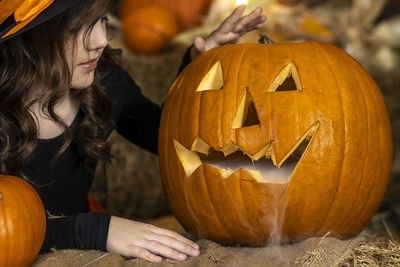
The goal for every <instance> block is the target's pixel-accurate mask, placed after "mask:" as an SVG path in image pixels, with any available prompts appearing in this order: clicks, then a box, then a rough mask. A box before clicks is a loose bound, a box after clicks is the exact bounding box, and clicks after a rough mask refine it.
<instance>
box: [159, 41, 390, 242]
mask: <svg viewBox="0 0 400 267" xmlns="http://www.w3.org/2000/svg"><path fill="white" fill-rule="evenodd" d="M392 151H393V147H392V137H391V126H390V122H389V118H388V114H387V111H386V107H385V104H384V101H383V98H382V95H381V93H380V91H379V89H378V87H377V86H376V84H375V82H374V81H373V79H372V78H371V77H370V75H369V74H368V73H367V71H366V70H365V69H364V68H363V67H362V66H361V65H360V64H359V63H358V62H356V61H355V60H354V59H353V58H352V57H351V56H349V55H348V54H346V53H345V52H344V51H343V50H341V49H339V48H337V47H335V46H333V45H331V44H329V43H324V42H317V41H310V42H304V43H298V44H293V43H292V44H236V45H226V46H223V47H219V48H215V49H212V50H210V51H208V52H206V53H205V54H203V55H201V56H200V57H198V58H196V59H195V60H194V61H193V62H192V63H191V64H190V65H188V66H187V67H186V69H185V70H184V71H183V72H182V73H181V74H180V75H179V76H178V78H177V79H176V81H175V83H174V84H173V86H172V87H171V90H170V92H169V94H168V97H167V100H166V102H165V104H164V108H163V113H162V119H161V126H160V135H159V160H160V169H161V177H162V182H163V187H164V190H165V192H166V195H167V199H168V201H169V204H170V207H171V210H172V211H173V213H174V215H175V216H176V217H177V219H178V220H179V222H180V223H181V224H182V226H183V227H184V228H185V229H186V230H187V231H188V232H190V233H191V234H194V235H195V236H197V237H199V238H209V239H212V240H215V241H218V242H221V243H228V244H246V245H263V244H266V243H268V242H282V241H288V240H292V241H294V240H301V239H304V238H307V237H310V236H324V235H326V234H330V235H334V236H339V237H342V238H346V237H351V236H354V235H356V234H358V233H359V232H360V231H362V229H363V228H364V227H365V226H366V224H368V222H369V221H370V219H371V217H372V216H373V215H374V213H375V212H376V210H377V208H378V206H379V204H380V202H381V200H382V198H383V195H384V193H385V190H386V186H387V183H388V178H389V174H390V170H391V162H392Z"/></svg>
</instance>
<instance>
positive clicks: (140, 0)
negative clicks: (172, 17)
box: [120, 0, 212, 30]
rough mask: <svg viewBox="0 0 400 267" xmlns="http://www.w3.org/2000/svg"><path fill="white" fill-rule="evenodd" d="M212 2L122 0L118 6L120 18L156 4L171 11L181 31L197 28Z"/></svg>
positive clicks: (196, 0)
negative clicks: (175, 16)
mask: <svg viewBox="0 0 400 267" xmlns="http://www.w3.org/2000/svg"><path fill="white" fill-rule="evenodd" d="M211 2H212V0H123V1H122V3H121V6H120V17H121V19H122V20H123V19H124V17H126V16H129V14H130V13H131V12H133V11H134V10H135V9H137V8H140V7H142V6H145V5H148V4H151V3H157V4H163V5H165V6H167V7H168V8H170V9H171V10H173V11H174V12H175V14H176V15H177V17H178V20H179V22H180V25H181V26H182V29H183V30H186V29H189V28H192V27H196V26H199V25H200V24H201V21H202V19H203V17H204V16H205V15H207V13H208V10H209V9H210V6H211Z"/></svg>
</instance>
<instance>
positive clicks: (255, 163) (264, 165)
mask: <svg viewBox="0 0 400 267" xmlns="http://www.w3.org/2000/svg"><path fill="white" fill-rule="evenodd" d="M318 127H319V122H316V123H314V124H313V125H312V126H311V127H310V128H309V129H308V130H307V132H306V133H305V134H304V135H303V136H302V138H300V139H299V140H298V141H297V142H296V143H295V144H294V145H293V146H292V148H291V149H290V150H289V152H288V153H287V154H286V156H285V157H284V158H283V159H282V160H281V161H280V162H277V161H276V158H275V152H274V146H273V142H269V143H268V144H267V145H266V146H264V147H263V148H262V149H260V150H259V151H258V152H257V153H256V154H254V155H248V154H246V153H245V152H244V151H243V150H242V149H241V148H240V147H239V146H237V145H235V144H234V143H230V144H229V145H228V146H226V147H224V148H223V149H222V150H221V151H217V150H214V149H213V148H212V147H211V146H210V145H208V144H207V143H205V142H204V141H203V140H202V139H201V138H199V137H198V138H197V139H196V140H195V141H194V142H193V145H192V147H191V149H190V150H189V149H187V148H185V147H184V146H183V145H182V144H180V143H179V142H178V141H176V140H173V141H174V146H175V149H176V152H177V155H178V157H179V159H180V161H181V163H182V166H183V168H184V170H185V173H186V175H187V176H188V177H190V176H191V175H192V174H193V172H194V171H195V170H196V169H197V168H198V167H200V166H201V165H202V164H208V165H211V166H213V167H215V168H217V169H218V170H219V172H220V173H221V175H222V177H224V178H228V177H229V176H231V175H232V174H233V173H234V172H236V171H238V170H239V169H241V168H244V169H246V170H247V171H248V172H249V173H250V174H251V175H252V178H254V180H252V181H257V182H261V183H281V184H283V183H288V182H289V181H290V179H291V177H292V176H293V173H294V172H295V171H296V168H297V165H298V164H299V162H300V161H301V159H302V158H303V157H304V156H305V154H306V152H307V150H308V147H309V146H310V144H311V142H312V140H313V137H314V136H315V133H316V132H317V130H318ZM247 180H248V179H247Z"/></svg>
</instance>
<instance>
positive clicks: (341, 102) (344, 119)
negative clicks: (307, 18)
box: [302, 41, 348, 229]
mask: <svg viewBox="0 0 400 267" xmlns="http://www.w3.org/2000/svg"><path fill="white" fill-rule="evenodd" d="M311 44H312V45H313V46H314V49H316V50H318V52H319V54H320V55H322V57H323V58H324V60H325V64H326V66H328V68H329V70H330V72H331V75H332V77H333V78H334V79H333V80H334V81H335V84H336V88H340V86H339V82H338V79H337V77H336V75H335V72H334V70H333V68H332V66H331V64H330V59H329V58H328V57H327V56H326V55H325V51H324V50H323V49H321V47H320V46H321V45H320V44H325V43H323V42H316V41H312V42H311ZM337 91H338V94H339V101H340V105H339V106H340V107H341V114H342V119H343V122H344V128H343V149H342V150H341V151H340V152H341V155H342V156H341V157H340V159H341V163H340V167H339V168H340V177H339V179H338V181H337V184H336V190H335V194H334V197H333V199H332V201H330V204H329V209H328V212H327V213H326V217H325V220H321V222H322V224H321V225H320V229H321V228H322V226H324V225H325V224H326V223H327V221H328V218H329V217H330V214H331V212H332V206H333V205H334V204H335V203H336V199H337V195H338V190H339V187H340V185H341V181H342V178H343V164H344V161H345V155H346V116H345V112H344V109H343V96H342V92H341V90H337ZM347 214H348V213H347ZM347 214H346V216H343V217H342V218H341V221H342V222H343V221H344V220H345V219H346V217H347ZM302 216H303V215H302ZM335 227H336V225H335Z"/></svg>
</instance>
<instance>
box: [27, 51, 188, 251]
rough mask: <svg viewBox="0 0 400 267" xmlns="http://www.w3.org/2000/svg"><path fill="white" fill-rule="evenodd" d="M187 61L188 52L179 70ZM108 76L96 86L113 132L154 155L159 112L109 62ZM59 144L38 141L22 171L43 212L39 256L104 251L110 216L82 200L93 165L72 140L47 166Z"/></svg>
mask: <svg viewBox="0 0 400 267" xmlns="http://www.w3.org/2000/svg"><path fill="white" fill-rule="evenodd" d="M189 62H190V48H189V49H188V50H187V51H186V53H185V55H184V57H183V61H182V65H181V67H180V70H179V71H181V70H182V69H183V68H184V67H185V66H186V65H187V64H188V63H189ZM107 73H108V74H107V75H106V76H105V77H104V78H103V79H102V80H101V83H102V84H103V85H104V86H105V88H106V91H107V93H108V94H109V96H110V97H111V99H112V108H113V110H112V119H113V122H114V124H115V130H117V131H118V133H119V134H121V135H122V136H124V137H125V138H127V139H128V140H130V141H131V142H132V143H134V144H136V145H138V146H140V147H142V148H144V149H147V150H149V151H151V152H153V153H157V147H158V128H159V122H160V117H161V108H160V107H159V106H158V105H156V104H154V103H152V102H151V101H150V100H149V99H147V98H146V97H144V96H143V95H142V93H141V91H140V88H139V87H138V85H137V84H136V83H135V82H134V81H133V80H132V79H131V77H130V76H129V74H128V73H126V72H125V71H124V70H123V69H122V68H120V67H119V66H117V65H115V64H111V65H110V66H109V70H108V72H107ZM82 112H83V111H82V110H80V111H79V112H78V114H77V116H76V117H75V119H74V121H73V122H72V124H71V127H72V129H74V128H75V129H76V128H77V127H78V125H79V122H80V120H81V119H82V117H83V114H82ZM138 125H140V127H138ZM110 133H111V130H110V131H109V133H108V134H110ZM105 138H107V136H106V137H105ZM62 144H63V135H60V136H57V137H55V138H52V139H43V140H39V142H38V144H37V146H36V147H35V149H34V152H33V154H32V157H31V159H30V161H29V162H28V163H27V166H26V169H25V174H26V175H27V176H28V177H29V178H30V179H31V180H32V181H33V182H34V184H33V185H34V187H35V188H36V190H37V191H38V193H39V195H40V197H41V199H42V201H43V204H44V207H45V209H46V213H47V228H46V236H45V241H44V244H43V246H42V249H41V251H40V253H45V252H48V251H49V250H50V248H55V249H68V248H71V249H72V248H73V249H98V250H106V242H107V235H108V227H109V223H110V218H111V215H110V214H107V213H88V202H87V196H88V192H89V189H90V186H91V183H92V180H93V176H94V170H95V165H96V164H93V166H92V167H91V168H87V165H85V159H84V156H83V155H82V153H79V147H78V145H77V144H76V143H74V142H72V143H71V145H70V146H69V147H68V148H67V150H66V152H65V153H64V154H62V156H61V157H60V158H59V159H58V160H57V161H55V163H54V165H51V164H52V159H53V157H54V156H55V155H56V153H57V152H58V150H59V149H60V147H61V146H62Z"/></svg>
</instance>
